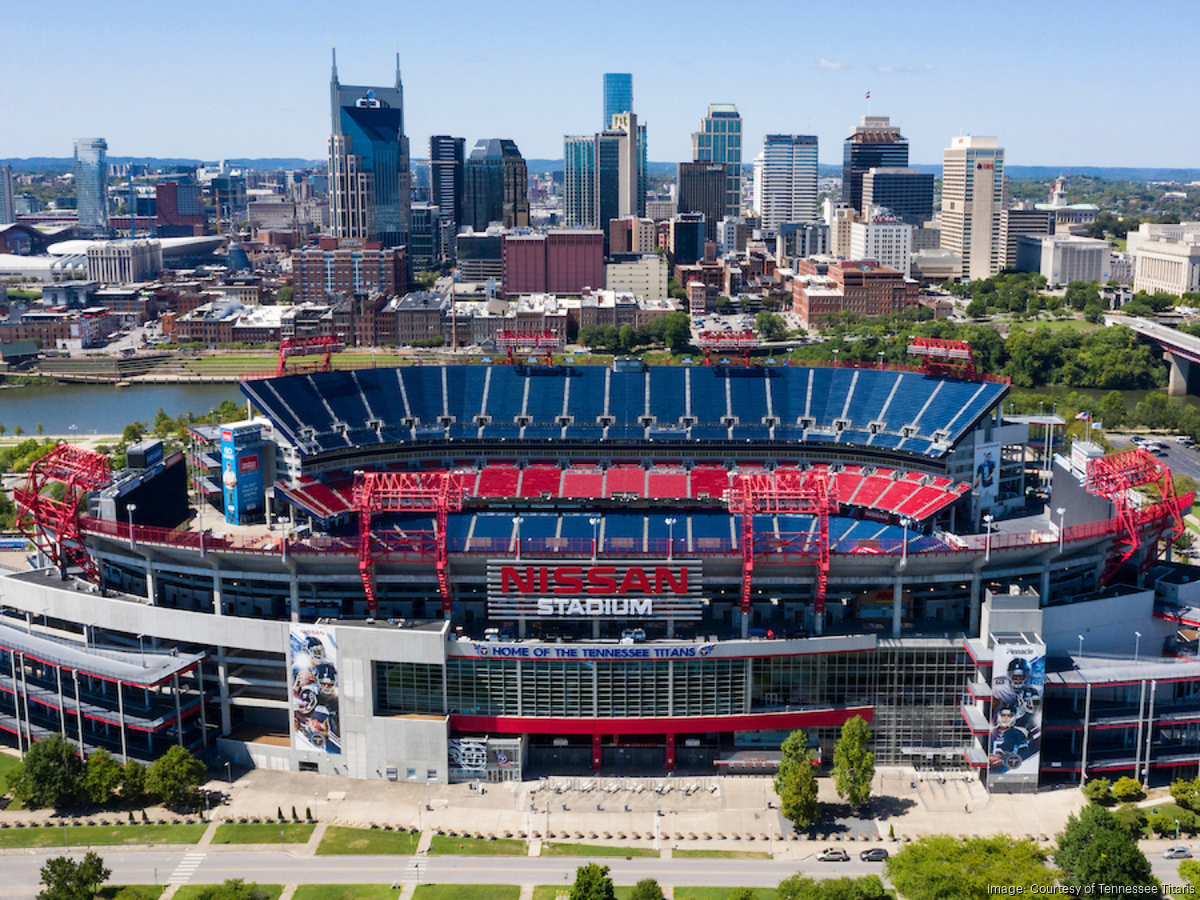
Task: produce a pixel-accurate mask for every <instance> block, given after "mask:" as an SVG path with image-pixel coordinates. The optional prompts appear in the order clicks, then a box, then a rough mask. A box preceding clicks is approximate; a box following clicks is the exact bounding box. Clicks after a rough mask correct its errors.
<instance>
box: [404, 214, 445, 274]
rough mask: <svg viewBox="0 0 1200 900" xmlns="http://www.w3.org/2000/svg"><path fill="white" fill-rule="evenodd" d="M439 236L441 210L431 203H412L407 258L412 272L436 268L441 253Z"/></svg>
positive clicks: (440, 233) (440, 232)
mask: <svg viewBox="0 0 1200 900" xmlns="http://www.w3.org/2000/svg"><path fill="white" fill-rule="evenodd" d="M441 236H442V217H441V210H440V209H438V208H437V207H436V206H434V205H433V204H432V203H414V204H413V205H412V225H411V227H410V229H409V232H408V258H409V261H410V262H411V263H412V267H413V271H414V272H426V271H429V270H430V269H436V268H437V266H438V263H439V262H440V261H441V255H442V254H441Z"/></svg>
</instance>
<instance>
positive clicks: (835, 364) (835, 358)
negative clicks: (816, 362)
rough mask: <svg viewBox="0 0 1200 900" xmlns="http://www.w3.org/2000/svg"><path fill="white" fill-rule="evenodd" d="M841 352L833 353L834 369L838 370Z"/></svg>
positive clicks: (835, 351)
mask: <svg viewBox="0 0 1200 900" xmlns="http://www.w3.org/2000/svg"><path fill="white" fill-rule="evenodd" d="M840 352H841V351H840V350H834V351H833V367H834V368H835V369H836V368H837V364H838V354H839V353H840Z"/></svg>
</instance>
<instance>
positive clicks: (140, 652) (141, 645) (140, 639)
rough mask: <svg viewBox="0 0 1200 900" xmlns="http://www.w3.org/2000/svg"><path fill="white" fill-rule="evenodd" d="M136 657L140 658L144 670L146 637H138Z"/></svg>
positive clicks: (142, 635)
mask: <svg viewBox="0 0 1200 900" xmlns="http://www.w3.org/2000/svg"><path fill="white" fill-rule="evenodd" d="M138 655H139V656H141V658H142V668H143V669H144V668H146V636H145V635H144V634H139V635H138Z"/></svg>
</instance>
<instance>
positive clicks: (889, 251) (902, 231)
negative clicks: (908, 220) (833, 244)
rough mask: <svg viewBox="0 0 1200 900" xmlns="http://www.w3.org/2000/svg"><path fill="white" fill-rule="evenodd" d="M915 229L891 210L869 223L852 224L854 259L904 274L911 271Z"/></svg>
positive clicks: (851, 248)
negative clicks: (871, 260)
mask: <svg viewBox="0 0 1200 900" xmlns="http://www.w3.org/2000/svg"><path fill="white" fill-rule="evenodd" d="M912 236H913V227H912V226H911V225H907V224H905V223H904V222H902V221H901V220H900V218H899V217H898V216H895V215H892V214H891V213H889V212H887V210H877V211H875V212H873V213H872V215H871V217H870V218H869V219H866V220H864V221H858V222H851V223H850V259H851V260H867V259H873V260H875V261H876V262H878V263H880V264H881V265H884V266H887V267H888V268H891V269H895V270H896V271H898V272H903V273H904V275H905V277H908V275H909V273H910V271H911V268H912V266H911V256H912Z"/></svg>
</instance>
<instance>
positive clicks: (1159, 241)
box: [1126, 222, 1200, 297]
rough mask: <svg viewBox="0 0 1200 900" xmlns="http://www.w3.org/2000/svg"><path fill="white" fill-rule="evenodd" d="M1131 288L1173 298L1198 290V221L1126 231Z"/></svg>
mask: <svg viewBox="0 0 1200 900" xmlns="http://www.w3.org/2000/svg"><path fill="white" fill-rule="evenodd" d="M1126 249H1127V250H1128V252H1129V253H1130V254H1131V255H1132V256H1133V260H1134V267H1133V289H1134V290H1135V291H1146V292H1147V293H1150V294H1155V293H1164V294H1174V295H1175V296H1176V297H1179V296H1182V295H1183V294H1187V293H1194V292H1196V291H1200V222H1184V223H1182V224H1180V225H1153V224H1150V223H1148V222H1143V223H1142V224H1141V225H1140V226H1139V227H1138V230H1137V231H1131V232H1129V243H1128V246H1127V248H1126Z"/></svg>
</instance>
